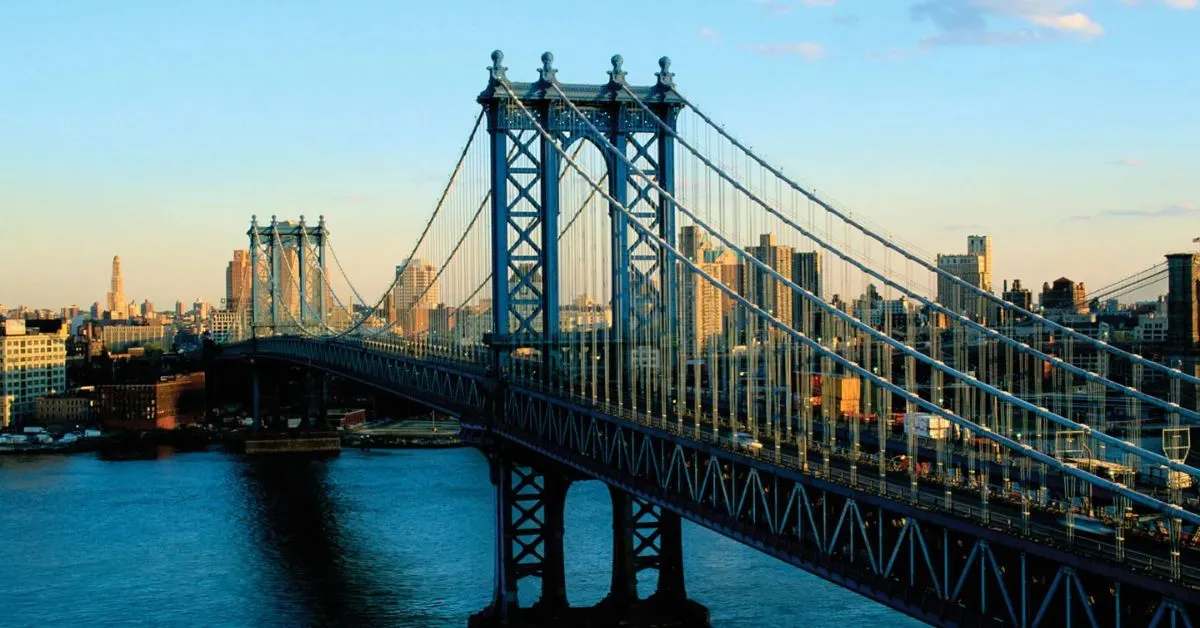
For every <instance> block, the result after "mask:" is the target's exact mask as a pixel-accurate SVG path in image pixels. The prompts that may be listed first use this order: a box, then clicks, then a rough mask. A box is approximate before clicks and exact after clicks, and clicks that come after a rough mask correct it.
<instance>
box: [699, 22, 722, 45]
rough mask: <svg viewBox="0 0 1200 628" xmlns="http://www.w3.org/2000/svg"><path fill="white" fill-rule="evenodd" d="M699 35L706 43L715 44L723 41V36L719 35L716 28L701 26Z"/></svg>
mask: <svg viewBox="0 0 1200 628" xmlns="http://www.w3.org/2000/svg"><path fill="white" fill-rule="evenodd" d="M697 34H699V35H700V39H703V40H705V41H713V42H716V41H721V34H720V33H718V32H717V29H715V28H710V27H708V26H701V27H700V30H699V31H698V33H697Z"/></svg>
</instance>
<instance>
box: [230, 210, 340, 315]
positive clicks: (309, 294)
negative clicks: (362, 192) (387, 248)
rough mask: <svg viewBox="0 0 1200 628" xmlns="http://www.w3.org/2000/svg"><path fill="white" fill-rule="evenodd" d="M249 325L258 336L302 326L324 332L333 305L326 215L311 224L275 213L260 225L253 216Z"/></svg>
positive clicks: (251, 224)
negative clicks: (331, 301)
mask: <svg viewBox="0 0 1200 628" xmlns="http://www.w3.org/2000/svg"><path fill="white" fill-rule="evenodd" d="M246 235H247V237H249V239H250V269H251V270H250V328H251V333H252V335H253V336H254V337H260V336H273V335H277V334H281V333H298V332H300V331H301V330H313V331H320V332H324V330H325V327H324V326H325V324H326V321H327V320H328V319H327V314H328V313H327V308H328V303H329V286H328V285H327V283H326V277H327V275H326V271H325V245H326V242H327V241H328V239H329V230H328V229H326V228H325V217H324V216H321V217H320V221H319V222H318V223H317V226H315V227H312V226H308V225H307V224H305V222H304V216H300V220H299V221H298V222H297V221H290V220H288V221H279V220H277V219H276V217H275V216H271V222H270V224H268V225H263V226H260V225H259V224H258V217H257V216H251V218H250V229H249V230H248V231H246Z"/></svg>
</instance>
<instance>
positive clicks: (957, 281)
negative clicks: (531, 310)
mask: <svg viewBox="0 0 1200 628" xmlns="http://www.w3.org/2000/svg"><path fill="white" fill-rule="evenodd" d="M671 91H672V93H674V94H675V95H676V96H678V97H679V99H680V100H681V101H682V102H683V104H684V105H686V106H687V107H688V108H689V109H691V110H692V111H693V112H695V113H696V115H698V116H699V117H700V118H701V119H702V120H704V121H705V122H706V123H707V124H708V125H709V126H711V127H712V128H713V129H714V130H716V131H717V133H719V134H720V135H721V136H722V137H724V138H725V139H726V140H729V141H730V142H731V143H732V144H733V145H734V146H736V147H738V149H740V150H741V151H742V152H744V153H746V155H748V156H749V157H750V158H751V159H753V160H754V161H755V162H757V163H758V164H759V165H760V166H762V167H763V168H765V169H766V170H767V171H768V172H770V173H771V174H773V175H775V176H776V177H778V178H780V179H782V180H783V181H784V182H785V183H787V184H788V185H789V186H791V188H792V189H793V190H795V191H797V192H799V193H801V194H803V195H804V196H806V197H807V198H808V199H809V200H811V201H812V202H814V203H816V204H818V205H820V206H821V207H822V208H824V209H825V210H826V211H827V212H829V213H831V214H833V215H834V216H837V217H838V218H839V219H840V220H842V221H845V222H846V223H848V224H850V225H851V226H853V227H854V228H855V229H858V230H859V231H861V232H862V233H864V234H866V235H867V236H868V237H870V238H871V239H873V240H875V241H877V242H879V243H880V244H882V245H883V246H885V247H887V248H889V249H892V250H894V251H896V252H897V253H899V254H900V255H902V256H904V257H905V258H906V259H908V260H909V261H913V262H916V263H917V264H918V265H920V266H921V267H923V268H925V269H926V270H928V271H930V272H933V273H935V274H936V275H937V276H938V277H939V278H942V279H946V280H947V281H950V282H951V283H952V284H953V285H957V286H958V287H959V288H960V289H962V288H966V289H967V290H968V292H971V293H974V294H976V295H979V296H982V297H984V298H985V299H987V300H988V301H991V302H992V303H996V304H998V305H1000V306H1001V307H1003V308H1005V309H1008V310H1010V311H1015V312H1016V313H1018V314H1020V315H1021V316H1027V317H1029V318H1031V319H1033V320H1035V321H1037V322H1039V323H1041V324H1043V325H1047V326H1049V327H1050V328H1051V329H1053V330H1055V331H1057V332H1059V333H1062V334H1066V335H1068V336H1071V337H1072V338H1074V339H1075V340H1082V341H1084V342H1085V343H1087V344H1088V345H1090V346H1093V347H1097V348H1099V349H1101V350H1103V351H1105V352H1108V353H1112V354H1114V355H1117V356H1120V357H1122V358H1125V359H1128V360H1131V361H1133V362H1136V363H1137V364H1140V365H1142V366H1147V367H1149V368H1151V369H1152V370H1155V371H1159V372H1162V373H1164V374H1166V375H1167V376H1168V377H1171V378H1173V379H1180V380H1183V381H1185V382H1188V383H1190V384H1200V377H1196V376H1195V375H1189V374H1187V373H1184V372H1182V371H1180V370H1179V369H1175V368H1171V367H1169V366H1167V365H1165V364H1162V363H1159V362H1155V361H1154V360H1150V359H1147V358H1144V357H1142V356H1140V355H1138V354H1136V353H1132V352H1130V351H1125V350H1124V349H1120V348H1118V347H1115V346H1113V345H1111V344H1109V343H1107V342H1104V341H1102V340H1097V339H1095V338H1092V337H1091V336H1088V335H1087V334H1082V333H1080V332H1078V331H1076V330H1074V329H1071V328H1070V327H1067V326H1065V325H1061V324H1059V323H1056V322H1054V321H1051V320H1050V319H1048V318H1046V317H1044V316H1042V315H1040V314H1037V313H1034V312H1031V311H1029V310H1027V309H1025V308H1022V307H1020V306H1018V305H1016V304H1014V303H1012V302H1009V301H1005V300H1004V299H1002V298H1000V297H997V296H996V295H994V294H992V293H991V292H988V291H987V290H983V289H982V288H979V287H977V286H973V285H971V284H970V283H968V282H966V281H964V280H963V279H962V278H960V277H958V276H956V275H954V274H952V273H950V272H948V271H946V270H943V269H941V268H938V267H937V265H935V264H930V263H929V262H928V261H927V260H925V259H924V258H922V257H920V256H918V255H913V254H912V253H909V252H908V251H907V250H905V249H903V248H900V247H899V246H897V245H896V244H895V243H894V242H892V241H891V240H889V239H887V238H885V237H883V236H881V235H879V234H878V233H876V232H875V231H873V230H871V229H868V228H867V227H866V226H864V225H863V224H862V223H861V222H859V221H857V220H855V219H854V218H852V217H850V216H849V215H848V214H847V213H846V212H842V211H840V210H838V209H836V208H834V207H833V206H832V205H831V204H830V203H827V202H825V201H824V200H822V199H821V198H820V197H819V196H817V195H816V194H815V193H813V192H810V191H809V190H808V189H807V188H805V187H803V186H801V185H800V184H799V183H796V182H795V181H793V180H792V179H790V178H788V177H787V176H786V175H784V174H783V172H781V171H780V170H778V169H777V168H775V167H774V166H772V165H770V164H769V163H767V161H766V160H764V159H762V158H761V157H759V156H758V155H757V154H755V153H754V152H753V151H751V150H750V149H749V148H747V147H746V146H745V145H744V144H742V143H741V142H739V141H738V140H737V139H735V138H734V137H733V136H732V135H730V134H729V133H728V132H727V131H725V128H724V127H722V126H720V125H718V124H717V123H716V122H714V121H713V120H712V118H710V117H708V116H707V115H706V114H705V113H704V112H703V111H701V110H699V109H697V108H696V106H695V105H694V104H692V102H691V101H689V100H688V99H687V98H686V97H685V96H684V95H683V94H681V93H679V91H678V90H676V89H675V88H674V87H672V88H671ZM1173 411H1174V410H1173ZM1193 414H1195V413H1193ZM1193 418H1194V417H1193Z"/></svg>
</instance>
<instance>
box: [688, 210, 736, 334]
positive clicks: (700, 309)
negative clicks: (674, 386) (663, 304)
mask: <svg viewBox="0 0 1200 628" xmlns="http://www.w3.org/2000/svg"><path fill="white" fill-rule="evenodd" d="M712 251H713V248H712V243H711V240H710V239H709V237H708V234H707V233H705V232H703V231H701V230H700V228H699V227H697V226H695V225H688V226H686V227H683V228H681V229H680V230H679V252H680V253H683V255H684V257H686V258H687V259H689V260H691V261H692V262H695V263H696V265H697V266H699V267H700V270H701V271H703V272H704V273H707V274H708V275H710V276H712V277H713V278H714V279H720V278H721V269H722V265H721V264H720V263H717V262H715V261H706V258H707V257H709V255H708V253H709V252H712ZM679 276H680V284H681V285H680V288H681V291H682V295H681V296H682V301H681V302H680V304H679V315H680V318H681V319H682V324H683V342H684V347H686V349H687V351H688V352H689V353H690V354H691V355H693V356H698V355H703V354H704V353H705V352H706V351H707V350H708V346H709V344H710V343H711V342H713V340H715V339H716V338H719V337H720V336H721V330H722V329H723V327H722V324H723V321H724V309H723V307H722V297H723V296H725V295H724V293H723V292H722V291H721V289H720V288H718V287H717V286H715V285H713V283H712V282H711V281H710V280H709V279H708V278H706V277H704V275H702V274H701V273H698V272H696V271H693V270H691V269H690V268H686V267H681V268H680V275H679Z"/></svg>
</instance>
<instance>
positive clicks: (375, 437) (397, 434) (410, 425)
mask: <svg viewBox="0 0 1200 628" xmlns="http://www.w3.org/2000/svg"><path fill="white" fill-rule="evenodd" d="M461 431H462V426H460V425H459V423H458V421H457V420H455V419H431V418H426V417H422V418H414V419H403V420H400V421H391V422H387V423H381V424H375V425H372V426H370V427H364V428H361V429H357V430H354V431H350V432H346V433H344V434H343V435H342V445H343V446H345V447H357V448H360V449H406V448H444V447H461V446H462V444H463V442H462V438H461V435H460V433H461Z"/></svg>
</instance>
